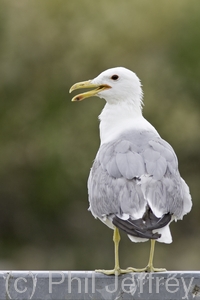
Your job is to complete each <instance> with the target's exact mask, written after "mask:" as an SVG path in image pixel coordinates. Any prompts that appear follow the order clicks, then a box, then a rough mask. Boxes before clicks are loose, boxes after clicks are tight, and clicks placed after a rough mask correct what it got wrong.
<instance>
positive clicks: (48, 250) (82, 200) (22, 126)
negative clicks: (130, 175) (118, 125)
mask: <svg viewBox="0 0 200 300" xmlns="http://www.w3.org/2000/svg"><path fill="white" fill-rule="evenodd" d="M115 66H124V67H127V68H129V69H131V70H133V71H135V72H136V74H137V75H138V76H139V78H140V79H141V81H142V84H143V88H144V96H145V97H144V101H145V107H144V116H145V117H146V118H147V119H148V120H149V121H150V122H151V123H152V124H153V125H154V126H155V127H156V128H157V130H158V131H159V133H160V134H161V135H162V137H163V138H164V139H166V140H167V141H168V142H169V143H170V144H171V145H172V146H173V148H174V149H175V151H176V153H177V156H178V158H179V166H180V172H181V174H182V177H183V178H184V179H185V180H186V182H187V183H188V185H189V186H190V189H191V194H192V198H193V203H194V206H193V210H192V212H191V213H190V214H189V215H187V216H186V217H184V219H183V221H180V222H177V223H173V224H172V225H171V230H172V234H173V239H174V242H173V243H172V244H170V245H165V244H160V243H159V244H157V247H156V253H155V266H156V267H166V268H167V269H168V270H170V269H171V270H179V269H180V270H184V269H194V270H197V269H199V268H200V257H199V248H200V233H199V228H200V221H199V219H200V202H199V182H200V151H199V149H200V131H199V126H200V84H199V82H200V2H199V0H196V1H194V0H192V1H188V0H176V1H174V0H161V1H155V0H154V1H149V0H143V1H136V0H126V1H119V0H99V1H98V2H97V1H94V0H79V1H78V0H76V1H75V0H74V1H69V0H41V1H39V0H29V1H27V0H18V1H13V0H1V1H0V98H1V101H0V268H1V269H68V270H71V269H76V270H77V269H78V270H82V269H86V270H88V269H92V270H93V269H95V268H112V267H113V264H114V256H113V242H112V231H111V230H110V229H109V228H107V227H106V226H105V225H103V224H102V223H101V222H100V221H98V220H95V219H94V218H93V217H92V215H91V214H90V213H89V212H88V211H87V208H88V200H87V187H86V184H87V177H88V173H89V170H90V167H91V165H92V161H93V159H94V157H95V154H96V151H97V149H98V147H99V132H98V120H97V117H98V115H99V114H100V111H101V109H102V108H103V106H104V101H103V100H102V99H98V98H93V99H88V100H85V101H83V102H81V103H72V102H71V101H70V100H71V95H69V93H68V90H69V88H70V86H71V85H72V84H74V83H75V82H78V81H83V80H87V79H91V78H93V77H95V76H97V75H98V74H99V73H100V72H102V71H104V70H105V69H108V68H110V67H115ZM149 247H150V245H149V243H139V244H134V243H131V242H130V240H129V239H128V238H127V236H126V235H125V234H123V233H122V242H121V245H120V258H121V266H122V267H128V266H134V267H144V266H145V265H146V264H147V260H148V255H149Z"/></svg>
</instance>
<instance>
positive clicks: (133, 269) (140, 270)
mask: <svg viewBox="0 0 200 300" xmlns="http://www.w3.org/2000/svg"><path fill="white" fill-rule="evenodd" d="M127 270H130V272H138V273H142V272H146V273H151V272H166V271H167V270H166V269H164V268H154V267H153V266H149V265H147V266H146V267H145V268H142V269H136V268H132V267H129V268H127Z"/></svg>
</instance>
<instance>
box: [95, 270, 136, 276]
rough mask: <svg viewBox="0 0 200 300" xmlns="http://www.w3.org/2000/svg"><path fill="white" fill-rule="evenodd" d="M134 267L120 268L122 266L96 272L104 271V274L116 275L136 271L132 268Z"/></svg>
mask: <svg viewBox="0 0 200 300" xmlns="http://www.w3.org/2000/svg"><path fill="white" fill-rule="evenodd" d="M132 269H133V268H127V269H120V268H114V269H112V270H101V269H100V270H95V272H97V273H102V274H105V275H116V276H119V275H121V274H127V273H132V272H134V271H133V270H132Z"/></svg>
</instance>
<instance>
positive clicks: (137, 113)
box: [99, 102, 145, 144]
mask: <svg viewBox="0 0 200 300" xmlns="http://www.w3.org/2000/svg"><path fill="white" fill-rule="evenodd" d="M99 119H100V138H101V144H103V143H106V142H109V141H111V140H113V139H115V138H116V137H117V136H118V135H119V134H121V133H122V132H123V131H124V130H128V129H130V130H131V129H134V128H135V129H137V128H138V126H140V124H141V120H145V119H144V118H143V116H142V108H141V105H139V104H135V103H132V102H130V103H127V102H121V103H117V104H116V103H115V104H114V103H113V104H109V103H107V104H106V105H105V107H104V109H103V111H102V113H101V114H100V116H99Z"/></svg>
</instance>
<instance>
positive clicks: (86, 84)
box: [69, 80, 111, 102]
mask: <svg viewBox="0 0 200 300" xmlns="http://www.w3.org/2000/svg"><path fill="white" fill-rule="evenodd" d="M90 88H91V89H92V88H93V90H91V91H88V92H85V93H81V94H79V95H77V96H75V97H73V98H72V101H73V102H74V101H82V100H83V99H86V98H89V97H92V96H96V95H97V94H98V93H99V92H102V91H104V90H106V89H109V88H111V87H110V86H109V85H107V84H94V83H92V80H88V81H82V82H78V83H75V84H74V85H73V86H72V87H71V88H70V90H69V92H70V93H71V92H73V91H75V90H78V89H90Z"/></svg>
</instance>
